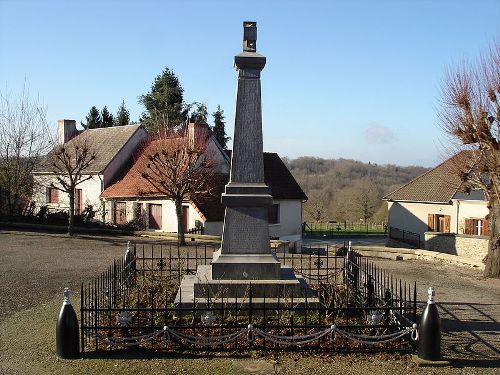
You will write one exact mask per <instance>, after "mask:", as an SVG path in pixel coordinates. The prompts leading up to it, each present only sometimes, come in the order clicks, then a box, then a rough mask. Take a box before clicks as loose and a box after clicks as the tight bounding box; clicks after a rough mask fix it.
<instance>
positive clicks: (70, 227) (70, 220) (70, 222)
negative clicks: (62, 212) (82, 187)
mask: <svg viewBox="0 0 500 375" xmlns="http://www.w3.org/2000/svg"><path fill="white" fill-rule="evenodd" d="M74 223H75V189H70V191H69V216H68V234H69V235H70V236H72V235H73V233H74V232H75V228H74Z"/></svg>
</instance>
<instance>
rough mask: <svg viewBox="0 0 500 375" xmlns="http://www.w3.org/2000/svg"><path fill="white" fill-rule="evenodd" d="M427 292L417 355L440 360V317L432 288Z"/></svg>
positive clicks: (429, 359) (422, 357) (428, 359)
mask: <svg viewBox="0 0 500 375" xmlns="http://www.w3.org/2000/svg"><path fill="white" fill-rule="evenodd" d="M428 293H429V299H428V300H427V306H426V307H425V310H424V312H423V314H422V318H421V320H420V327H419V332H418V336H419V342H418V357H419V358H420V359H423V360H426V361H441V319H440V318H439V312H438V309H437V307H436V302H435V301H434V297H435V295H436V293H435V291H434V288H433V287H430V288H429V291H428Z"/></svg>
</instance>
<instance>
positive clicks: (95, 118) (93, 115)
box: [81, 106, 102, 129]
mask: <svg viewBox="0 0 500 375" xmlns="http://www.w3.org/2000/svg"><path fill="white" fill-rule="evenodd" d="M81 125H82V126H83V127H84V128H85V129H96V128H101V127H102V118H101V114H100V113H99V110H98V109H97V108H96V107H95V106H92V108H90V111H89V114H88V115H87V117H86V123H85V124H84V123H83V122H82V123H81Z"/></svg>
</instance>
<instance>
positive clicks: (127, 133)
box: [37, 125, 141, 173]
mask: <svg viewBox="0 0 500 375" xmlns="http://www.w3.org/2000/svg"><path fill="white" fill-rule="evenodd" d="M140 127H141V125H124V126H112V127H109V128H99V129H88V130H84V131H82V132H80V133H79V134H78V135H77V136H76V137H74V138H72V139H71V140H69V141H68V142H66V144H68V145H70V144H71V143H75V142H78V141H79V140H81V139H82V138H86V140H87V141H88V142H89V143H90V144H91V145H92V148H93V150H95V152H96V158H95V160H94V161H93V162H92V164H91V165H90V166H89V168H88V169H86V170H85V171H84V172H85V173H101V172H103V171H104V170H105V169H106V167H107V166H108V164H109V163H110V162H111V161H112V160H113V159H114V157H115V156H116V155H117V154H118V152H119V151H120V150H121V149H122V148H123V146H125V144H126V143H127V142H128V141H129V140H130V138H132V136H133V135H134V134H135V133H136V132H137V131H138V130H139V128H140ZM52 155H53V152H52V151H51V152H49V153H48V154H47V156H46V159H45V163H42V166H41V167H40V168H39V169H38V170H37V172H39V173H43V172H50V171H51V169H50V167H49V164H50V159H51V157H52Z"/></svg>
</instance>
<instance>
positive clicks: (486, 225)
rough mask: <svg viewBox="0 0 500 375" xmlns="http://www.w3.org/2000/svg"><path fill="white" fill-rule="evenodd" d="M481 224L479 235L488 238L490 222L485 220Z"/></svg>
mask: <svg viewBox="0 0 500 375" xmlns="http://www.w3.org/2000/svg"><path fill="white" fill-rule="evenodd" d="M482 222H483V233H481V235H483V236H489V235H490V222H489V221H488V220H486V219H483V220H482Z"/></svg>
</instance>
